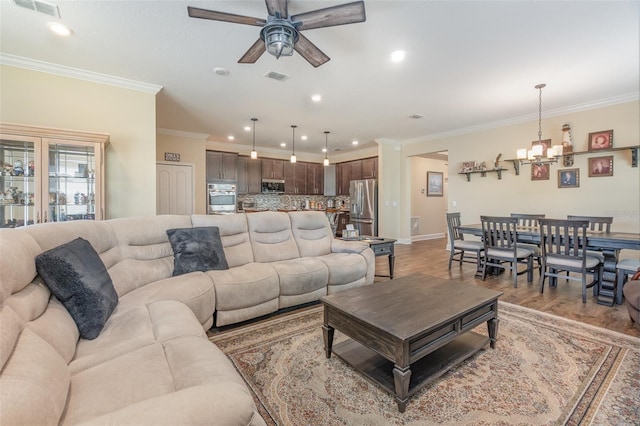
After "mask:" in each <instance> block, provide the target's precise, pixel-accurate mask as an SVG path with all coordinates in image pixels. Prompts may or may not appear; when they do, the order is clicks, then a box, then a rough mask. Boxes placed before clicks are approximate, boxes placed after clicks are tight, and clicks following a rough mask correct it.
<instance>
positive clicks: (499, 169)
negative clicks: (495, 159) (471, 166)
mask: <svg viewBox="0 0 640 426" xmlns="http://www.w3.org/2000/svg"><path fill="white" fill-rule="evenodd" d="M503 170H507V169H503V168H502V167H500V168H498V169H487V170H471V171H468V172H458V174H459V175H467V182H471V175H472V174H475V173H480V177H487V173H492V172H493V173H496V174H497V175H498V179H502V171H503Z"/></svg>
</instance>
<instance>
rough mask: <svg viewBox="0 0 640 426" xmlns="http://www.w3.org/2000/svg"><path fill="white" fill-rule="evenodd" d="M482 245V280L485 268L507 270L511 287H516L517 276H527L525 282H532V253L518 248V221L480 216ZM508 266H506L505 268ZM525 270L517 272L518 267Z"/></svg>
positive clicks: (513, 218) (508, 218) (485, 273)
mask: <svg viewBox="0 0 640 426" xmlns="http://www.w3.org/2000/svg"><path fill="white" fill-rule="evenodd" d="M480 222H482V235H483V243H484V261H483V262H482V280H483V281H484V279H485V278H486V276H487V268H490V267H493V268H502V269H505V270H507V269H509V270H510V271H511V273H512V275H513V286H514V287H518V275H521V274H524V273H526V274H527V282H531V281H533V252H532V251H531V250H529V249H526V248H523V247H521V246H518V244H517V241H518V230H517V227H518V219H517V218H515V217H498V216H480ZM507 264H508V266H507ZM520 264H526V265H527V267H526V269H524V270H522V271H520V272H518V265H520Z"/></svg>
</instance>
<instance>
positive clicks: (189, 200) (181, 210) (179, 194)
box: [156, 163, 194, 214]
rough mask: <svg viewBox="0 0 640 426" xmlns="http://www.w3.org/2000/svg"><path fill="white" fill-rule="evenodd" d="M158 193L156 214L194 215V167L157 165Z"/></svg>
mask: <svg viewBox="0 0 640 426" xmlns="http://www.w3.org/2000/svg"><path fill="white" fill-rule="evenodd" d="M156 191H157V192H156V214H192V213H193V212H194V193H193V191H194V190H193V166H191V165H188V164H167V163H157V164H156Z"/></svg>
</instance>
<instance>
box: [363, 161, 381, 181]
mask: <svg viewBox="0 0 640 426" xmlns="http://www.w3.org/2000/svg"><path fill="white" fill-rule="evenodd" d="M360 161H361V163H362V179H378V157H371V158H363V159H362V160H360Z"/></svg>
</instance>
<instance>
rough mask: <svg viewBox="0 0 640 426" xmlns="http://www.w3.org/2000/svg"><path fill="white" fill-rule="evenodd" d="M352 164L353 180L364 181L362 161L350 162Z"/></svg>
mask: <svg viewBox="0 0 640 426" xmlns="http://www.w3.org/2000/svg"><path fill="white" fill-rule="evenodd" d="M350 163H351V180H360V179H362V160H354V161H350Z"/></svg>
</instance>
